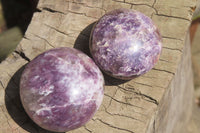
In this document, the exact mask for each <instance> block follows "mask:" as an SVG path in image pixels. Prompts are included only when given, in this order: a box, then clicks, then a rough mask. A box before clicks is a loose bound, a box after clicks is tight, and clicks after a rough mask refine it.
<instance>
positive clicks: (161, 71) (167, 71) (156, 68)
mask: <svg viewBox="0 0 200 133" xmlns="http://www.w3.org/2000/svg"><path fill="white" fill-rule="evenodd" d="M153 70H156V71H161V72H166V73H170V74H172V75H175V73H174V72H170V71H167V70H162V69H157V68H153Z"/></svg>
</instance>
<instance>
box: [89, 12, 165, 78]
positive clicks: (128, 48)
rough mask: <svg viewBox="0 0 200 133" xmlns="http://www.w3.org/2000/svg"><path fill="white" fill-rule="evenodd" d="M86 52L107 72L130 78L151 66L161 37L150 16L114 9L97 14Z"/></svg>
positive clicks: (160, 44) (159, 48) (159, 45)
mask: <svg viewBox="0 0 200 133" xmlns="http://www.w3.org/2000/svg"><path fill="white" fill-rule="evenodd" d="M90 38H91V39H90V52H91V54H92V56H93V59H94V61H95V62H96V64H97V65H98V66H99V67H100V68H101V69H102V70H103V71H104V72H105V73H107V74H109V75H111V76H113V77H116V78H120V79H132V78H134V77H137V76H139V75H142V74H144V73H146V72H147V71H149V70H150V69H152V68H153V66H154V65H155V63H156V62H157V61H158V59H159V56H160V53H161V48H162V41H161V40H162V39H161V35H160V33H159V31H158V29H157V27H156V26H155V25H154V24H153V22H152V20H151V19H150V18H149V17H147V16H145V15H144V14H142V13H140V12H138V11H134V10H129V9H117V10H113V11H111V12H108V13H107V14H105V15H104V16H103V17H102V18H100V19H99V20H98V21H97V22H96V24H95V26H94V28H93V30H92V33H91V37H90Z"/></svg>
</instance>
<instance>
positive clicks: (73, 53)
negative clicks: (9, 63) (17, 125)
mask: <svg viewBox="0 0 200 133" xmlns="http://www.w3.org/2000/svg"><path fill="white" fill-rule="evenodd" d="M103 85H104V79H103V75H102V73H101V71H100V70H99V68H98V67H97V66H96V64H95V63H94V62H93V60H92V59H91V58H89V57H88V56H87V55H85V54H84V53H82V52H80V51H79V50H76V49H74V48H55V49H52V50H49V51H47V52H45V53H42V54H41V55H39V56H38V57H36V58H35V59H33V60H32V61H31V62H30V63H29V64H28V65H27V66H26V68H25V70H24V71H23V74H22V77H21V81H20V97H21V101H22V105H23V107H24V109H25V111H26V112H27V114H28V115H29V117H30V118H31V119H32V120H33V121H34V122H35V123H36V124H37V125H39V126H40V127H42V128H44V129H47V130H50V131H55V132H66V131H69V130H72V129H75V128H78V127H80V126H82V125H84V124H85V123H86V122H88V121H89V120H90V119H91V118H92V116H93V115H94V114H95V112H96V111H97V109H98V108H99V106H100V105H101V102H102V99H103Z"/></svg>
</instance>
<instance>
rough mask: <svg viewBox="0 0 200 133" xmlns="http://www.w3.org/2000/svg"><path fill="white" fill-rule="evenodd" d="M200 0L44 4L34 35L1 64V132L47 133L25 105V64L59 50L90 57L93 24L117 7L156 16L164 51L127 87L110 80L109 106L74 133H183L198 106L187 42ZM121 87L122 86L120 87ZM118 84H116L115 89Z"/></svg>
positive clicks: (44, 0)
mask: <svg viewBox="0 0 200 133" xmlns="http://www.w3.org/2000/svg"><path fill="white" fill-rule="evenodd" d="M195 4H196V3H195V0H176V1H175V0H148V1H147V0H73V1H72V0H40V1H39V4H38V7H37V8H38V9H39V10H41V12H36V13H35V14H34V16H33V18H32V21H31V23H30V25H29V27H28V30H27V32H26V34H25V36H24V38H23V39H22V41H21V42H20V44H19V46H18V47H17V49H16V51H18V52H17V53H21V56H20V55H19V54H17V53H15V52H14V53H13V54H12V55H10V56H9V57H8V58H7V59H6V60H5V61H3V62H2V63H1V64H0V73H1V75H0V132H3V133H10V132H11V131H12V132H14V133H15V132H16V133H18V132H24V133H26V132H46V131H44V130H42V129H41V128H39V127H37V126H36V125H35V124H33V123H32V122H31V121H30V120H29V119H28V117H27V116H26V115H25V113H24V112H23V109H22V107H21V104H20V102H19V95H18V85H19V78H20V74H21V71H22V70H23V67H22V66H23V65H25V64H26V63H28V60H29V59H30V60H32V59H33V58H34V57H36V56H37V55H38V54H40V53H42V52H44V51H46V50H48V49H51V48H54V47H74V46H75V47H76V48H80V49H82V50H83V51H84V52H86V53H87V52H88V49H87V46H88V40H89V35H90V31H91V27H92V26H91V24H92V23H94V22H95V21H97V19H98V18H99V17H101V16H102V15H103V14H104V13H106V12H107V11H110V10H113V9H115V8H130V9H136V10H139V11H141V12H143V13H144V14H146V15H147V16H149V17H151V18H152V19H153V21H154V22H155V24H156V25H157V26H158V28H159V29H160V31H161V34H162V36H163V51H162V55H161V57H160V60H159V62H158V63H157V64H156V66H155V67H154V68H153V69H152V70H151V71H149V72H148V73H146V74H145V75H143V76H141V77H138V78H135V79H133V80H131V81H128V82H125V83H121V84H120V82H119V81H118V82H116V81H115V82H114V81H113V80H111V79H109V78H106V82H107V83H109V84H110V85H106V86H105V95H104V100H103V103H102V105H101V107H100V109H99V111H98V112H97V113H96V115H95V116H94V117H93V119H92V120H91V121H89V123H87V124H86V125H85V126H83V127H81V128H79V129H76V130H73V131H70V132H69V133H87V132H89V133H102V132H103V133H179V132H181V129H183V127H185V126H186V125H187V122H188V119H189V117H190V114H191V109H192V108H191V104H192V92H193V81H192V70H191V61H190V45H189V42H188V39H187V37H186V35H187V30H188V27H189V25H190V23H191V17H192V7H194V6H195ZM117 83H118V84H117ZM111 84H113V85H111Z"/></svg>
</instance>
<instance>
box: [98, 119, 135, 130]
mask: <svg viewBox="0 0 200 133" xmlns="http://www.w3.org/2000/svg"><path fill="white" fill-rule="evenodd" d="M96 120H98V121H100V122H101V123H103V124H105V125H107V126H109V127H111V128H115V129H118V130H121V131H126V132H129V133H135V132H133V131H130V130H128V129H123V128H119V127H115V126H113V125H111V124H109V123H107V122H104V121H102V120H101V119H99V118H97V119H95V121H96Z"/></svg>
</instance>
